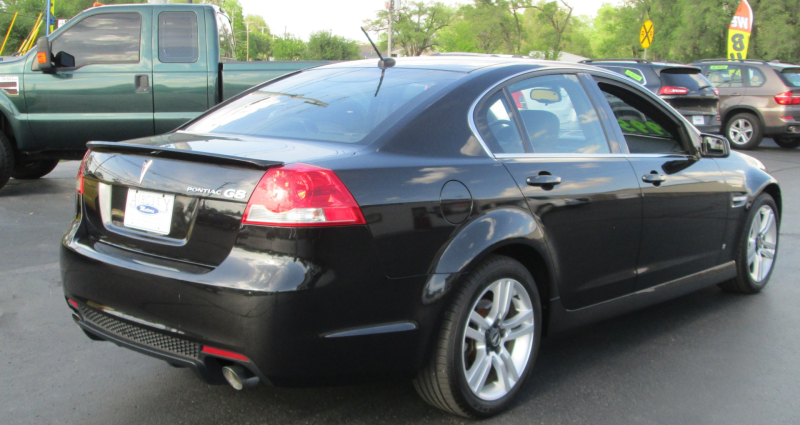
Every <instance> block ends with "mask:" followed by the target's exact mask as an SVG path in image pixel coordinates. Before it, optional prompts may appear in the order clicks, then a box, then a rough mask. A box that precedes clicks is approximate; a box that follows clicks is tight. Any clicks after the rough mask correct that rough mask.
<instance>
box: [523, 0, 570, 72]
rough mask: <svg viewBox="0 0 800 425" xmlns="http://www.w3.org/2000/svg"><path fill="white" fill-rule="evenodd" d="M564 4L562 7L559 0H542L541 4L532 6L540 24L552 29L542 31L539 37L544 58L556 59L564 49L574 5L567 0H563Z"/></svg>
mask: <svg viewBox="0 0 800 425" xmlns="http://www.w3.org/2000/svg"><path fill="white" fill-rule="evenodd" d="M561 3H562V4H563V5H564V8H562V7H561V6H560V5H559V4H558V2H556V1H551V2H546V3H545V2H544V1H540V2H539V4H537V5H533V6H531V9H533V11H534V13H533V18H534V19H535V20H536V22H537V23H539V24H544V25H545V26H548V27H549V29H550V31H541V32H540V34H539V39H540V40H541V42H542V43H541V44H542V48H541V49H539V50H540V51H541V52H542V54H543V56H544V59H552V60H556V59H558V57H559V56H561V51H562V50H563V39H564V32H565V31H566V30H567V28H568V27H569V23H570V19H571V18H572V7H571V6H570V5H569V4H567V2H566V1H564V0H561Z"/></svg>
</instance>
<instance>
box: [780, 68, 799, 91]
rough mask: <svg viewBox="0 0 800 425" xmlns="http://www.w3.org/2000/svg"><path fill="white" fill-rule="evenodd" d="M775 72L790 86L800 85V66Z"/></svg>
mask: <svg viewBox="0 0 800 425" xmlns="http://www.w3.org/2000/svg"><path fill="white" fill-rule="evenodd" d="M775 72H777V73H778V75H779V76H780V77H781V80H783V83H784V84H786V85H787V86H789V87H800V68H786V69H784V70H782V71H778V70H777V69H776V70H775Z"/></svg>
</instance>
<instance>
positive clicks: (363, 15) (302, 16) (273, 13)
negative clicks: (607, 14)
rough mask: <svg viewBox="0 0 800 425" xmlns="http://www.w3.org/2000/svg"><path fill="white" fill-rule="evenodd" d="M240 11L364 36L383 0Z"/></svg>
mask: <svg viewBox="0 0 800 425" xmlns="http://www.w3.org/2000/svg"><path fill="white" fill-rule="evenodd" d="M441 1H442V2H444V3H448V4H452V5H456V4H465V3H471V1H470V0H441ZM616 2H617V1H615V0H567V3H568V4H569V5H570V6H572V7H573V8H575V11H574V12H573V13H574V14H575V15H589V16H594V15H596V14H597V9H599V8H600V5H601V3H616ZM240 3H241V5H242V8H243V9H244V14H245V15H249V14H256V15H261V16H263V17H264V19H265V20H266V21H267V25H269V27H270V30H271V31H272V32H273V33H274V34H283V32H284V28H285V30H286V31H288V32H289V33H291V34H293V35H295V36H299V37H300V38H302V39H304V40H308V36H309V34H311V33H312V32H315V31H319V30H331V31H332V32H333V33H334V34H336V35H341V36H344V37H346V38H350V39H353V40H356V41H358V42H362V41H366V40H364V35H363V34H362V33H361V30H360V29H359V27H360V26H362V25H363V24H364V20H365V19H373V18H375V15H376V13H377V12H378V10H380V9H383V8H384V7H385V4H386V1H385V0H339V1H336V0H295V1H286V0H240Z"/></svg>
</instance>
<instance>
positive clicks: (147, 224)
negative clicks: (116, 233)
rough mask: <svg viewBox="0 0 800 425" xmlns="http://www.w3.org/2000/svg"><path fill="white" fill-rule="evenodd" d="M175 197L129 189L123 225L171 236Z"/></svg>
mask: <svg viewBox="0 0 800 425" xmlns="http://www.w3.org/2000/svg"><path fill="white" fill-rule="evenodd" d="M174 208H175V195H170V194H166V193H160V192H152V191H148V190H142V189H135V188H128V197H127V199H126V200H125V219H124V220H123V223H122V224H123V225H124V226H125V227H127V228H130V229H135V230H141V231H145V232H150V233H155V234H157V235H163V236H166V235H169V233H170V231H171V230H172V211H173V209H174Z"/></svg>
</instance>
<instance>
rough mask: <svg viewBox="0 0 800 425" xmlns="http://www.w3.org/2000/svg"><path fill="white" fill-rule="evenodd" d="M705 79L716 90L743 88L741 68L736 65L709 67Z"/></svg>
mask: <svg viewBox="0 0 800 425" xmlns="http://www.w3.org/2000/svg"><path fill="white" fill-rule="evenodd" d="M706 77H708V81H710V82H711V85H713V86H714V87H717V88H729V87H744V83H743V81H742V68H741V67H740V66H738V65H711V66H709V67H708V71H707V74H706Z"/></svg>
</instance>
